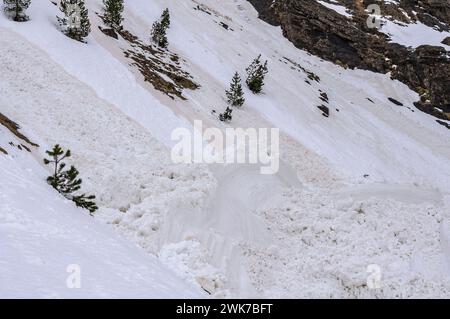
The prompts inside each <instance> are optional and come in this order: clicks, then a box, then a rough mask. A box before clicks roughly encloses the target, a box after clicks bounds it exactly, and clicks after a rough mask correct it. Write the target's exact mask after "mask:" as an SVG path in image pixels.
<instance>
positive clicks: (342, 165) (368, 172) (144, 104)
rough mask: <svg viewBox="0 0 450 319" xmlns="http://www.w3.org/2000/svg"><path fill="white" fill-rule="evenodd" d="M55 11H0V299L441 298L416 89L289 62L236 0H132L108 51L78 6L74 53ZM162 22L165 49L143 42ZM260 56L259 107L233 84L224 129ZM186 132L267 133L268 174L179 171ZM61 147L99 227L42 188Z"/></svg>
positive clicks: (303, 59) (434, 157)
mask: <svg viewBox="0 0 450 319" xmlns="http://www.w3.org/2000/svg"><path fill="white" fill-rule="evenodd" d="M53 2H54V1H49V0H33V1H32V2H31V5H30V7H29V9H28V10H27V14H28V15H29V16H30V21H27V22H20V23H19V22H14V21H11V19H8V17H6V16H5V15H3V14H1V15H0V57H1V59H0V296H1V297H27V296H32V297H139V298H146V297H147V298H155V297H160V298H173V297H182V298H193V297H208V296H209V295H211V296H213V297H217V298H227V297H240V298H245V297H257V298H264V297H266V298H278V297H284V298H306V297H322V298H355V297H356V298H412V297H450V250H449V249H450V248H449V247H450V191H449V189H450V169H449V167H450V147H449V146H450V138H449V137H450V135H449V134H450V131H449V130H448V127H450V121H446V120H445V119H440V120H438V121H440V123H438V122H437V120H436V118H435V117H433V116H431V115H429V114H426V113H423V112H420V111H418V110H417V109H416V107H415V106H414V105H413V103H414V102H416V101H418V100H419V94H418V93H416V92H414V91H412V90H411V89H410V88H408V86H407V85H405V84H403V83H401V82H399V81H398V80H392V79H391V78H390V76H389V74H381V73H375V72H371V71H368V70H358V69H355V70H351V69H347V68H344V67H342V66H339V65H336V64H333V63H331V62H328V61H324V60H322V59H321V58H319V57H316V56H314V55H311V54H310V53H307V52H306V51H303V50H300V49H299V48H297V47H295V46H294V44H292V43H291V42H290V41H289V40H288V39H286V38H285V37H284V36H283V31H282V29H281V27H276V26H272V25H269V24H267V23H266V22H264V21H262V20H260V19H259V18H258V12H257V11H256V10H255V9H254V7H253V6H252V5H251V4H250V3H249V2H248V1H245V0H226V1H225V0H183V1H181V0H151V1H149V0H125V1H124V4H125V11H124V21H123V27H124V28H123V30H122V31H120V32H117V39H115V38H114V37H111V36H108V35H107V33H108V32H107V31H105V28H106V27H105V25H104V22H103V21H102V18H101V15H102V13H103V5H102V1H101V0H86V5H87V8H88V9H89V18H90V21H91V29H92V31H91V33H90V34H89V36H88V37H87V38H86V43H82V42H78V41H74V40H72V39H70V38H69V37H67V36H66V35H64V34H63V33H62V32H61V30H60V27H59V25H58V22H57V19H56V16H61V12H60V11H59V9H58V8H57V6H56V5H55V4H54V3H53ZM325 3H328V4H327V6H328V7H331V6H330V4H329V1H325ZM333 5H334V6H338V5H339V4H337V3H335V4H333ZM166 7H168V8H169V10H170V15H171V26H170V29H169V30H168V34H167V36H168V40H169V46H168V49H167V50H162V49H158V48H156V46H155V45H153V44H152V43H151V40H150V30H151V28H152V24H153V23H154V21H156V20H157V19H159V17H160V15H161V12H162V11H163V10H164V9H165V8H166ZM343 13H345V14H350V13H347V11H343V12H341V13H338V14H343ZM102 30H103V31H102ZM395 32H396V31H395V28H392V29H390V30H389V33H394V35H392V37H391V38H392V39H395ZM398 36H399V37H400V36H401V34H398ZM259 54H261V56H262V59H263V60H267V61H268V68H269V72H268V74H267V77H266V81H265V85H264V87H263V93H262V94H258V95H255V94H253V93H251V92H250V90H248V89H247V87H244V93H245V98H246V101H245V104H244V106H243V107H242V108H234V109H233V119H232V121H231V122H229V123H224V122H221V121H219V120H218V116H217V114H218V113H221V112H223V111H224V110H225V108H226V106H227V100H226V96H225V89H228V87H229V83H230V80H231V78H232V77H233V74H234V73H235V72H236V71H238V72H239V73H240V74H241V76H243V75H244V74H245V69H246V67H248V65H249V64H250V63H251V61H252V60H253V59H254V58H255V57H257V56H258V55H259ZM319 107H320V108H319ZM324 115H326V116H324ZM198 120H201V121H203V128H204V129H205V128H207V127H215V128H219V129H220V130H222V131H223V130H225V129H226V128H232V127H235V128H279V130H280V163H279V164H280V167H279V171H278V173H277V174H273V175H264V174H261V173H260V167H259V165H253V164H207V163H197V164H177V163H174V161H173V160H172V159H171V149H172V146H173V145H175V144H176V141H174V140H172V133H173V131H174V130H176V129H178V128H186V129H188V130H191V131H193V130H194V128H193V125H194V121H198ZM443 123H444V124H443ZM15 124H17V125H15ZM445 124H447V127H446V126H445ZM55 144H60V145H62V146H64V147H66V148H70V150H71V151H72V154H73V156H72V157H71V158H70V160H68V163H69V164H74V165H75V166H76V167H77V168H78V169H79V170H80V172H81V177H82V178H83V191H86V193H89V194H95V195H96V202H97V205H98V206H99V210H98V211H96V212H95V213H94V214H93V215H94V216H93V217H90V216H89V212H87V211H86V210H83V209H80V208H77V207H76V206H75V205H74V204H73V203H71V202H69V201H66V200H64V198H63V197H62V196H61V195H59V194H58V193H57V192H56V191H54V190H53V189H52V188H51V187H50V186H49V185H48V184H47V183H46V177H47V176H48V175H49V174H50V173H51V172H50V168H49V167H48V166H46V165H44V163H43V158H44V157H45V156H46V154H45V151H46V150H49V149H51V147H52V146H53V145H55ZM136 246H138V247H136ZM69 265H79V267H80V269H81V287H80V288H78V289H69V288H68V287H67V286H66V280H67V277H68V276H69V275H70V274H69V273H67V267H68V266H69ZM374 269H375V270H376V271H375V275H376V276H378V277H377V278H378V279H380V280H379V286H378V285H377V286H376V287H373V286H372V285H370V284H369V282H370V280H371V278H373V276H374Z"/></svg>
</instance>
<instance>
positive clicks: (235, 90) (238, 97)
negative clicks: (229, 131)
mask: <svg viewBox="0 0 450 319" xmlns="http://www.w3.org/2000/svg"><path fill="white" fill-rule="evenodd" d="M226 95H227V99H228V103H229V104H230V105H231V106H236V107H241V106H242V105H244V102H245V98H244V91H243V90H242V84H241V77H240V76H239V73H237V72H236V73H235V74H234V76H233V79H232V81H231V85H230V90H227V91H226Z"/></svg>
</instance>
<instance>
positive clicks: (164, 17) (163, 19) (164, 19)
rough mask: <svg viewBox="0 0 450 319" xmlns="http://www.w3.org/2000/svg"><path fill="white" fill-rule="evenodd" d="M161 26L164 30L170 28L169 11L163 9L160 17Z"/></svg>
mask: <svg viewBox="0 0 450 319" xmlns="http://www.w3.org/2000/svg"><path fill="white" fill-rule="evenodd" d="M161 25H162V27H163V28H165V29H166V30H167V29H168V28H169V27H170V12H169V9H165V10H164V11H163V13H162V15H161Z"/></svg>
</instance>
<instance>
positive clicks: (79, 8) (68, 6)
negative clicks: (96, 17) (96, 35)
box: [57, 0, 91, 42]
mask: <svg viewBox="0 0 450 319" xmlns="http://www.w3.org/2000/svg"><path fill="white" fill-rule="evenodd" d="M59 9H60V10H61V12H62V13H63V14H64V17H62V18H60V17H57V19H58V22H59V24H60V25H61V27H62V28H63V32H64V34H65V35H67V36H68V37H70V38H72V39H74V40H77V41H80V42H83V39H84V38H85V37H87V36H88V35H89V33H90V32H91V23H90V22H89V12H88V10H87V9H86V6H85V3H84V0H61V2H60V5H59Z"/></svg>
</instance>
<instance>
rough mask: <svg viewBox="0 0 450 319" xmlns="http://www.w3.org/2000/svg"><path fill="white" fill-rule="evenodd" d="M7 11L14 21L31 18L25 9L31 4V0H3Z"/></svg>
mask: <svg viewBox="0 0 450 319" xmlns="http://www.w3.org/2000/svg"><path fill="white" fill-rule="evenodd" d="M3 3H4V4H5V6H4V10H5V13H6V14H7V15H8V16H10V17H11V19H13V20H14V21H17V22H24V21H28V20H29V19H30V18H29V17H28V16H27V15H26V14H25V10H26V9H28V7H29V6H30V3H31V0H3Z"/></svg>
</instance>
